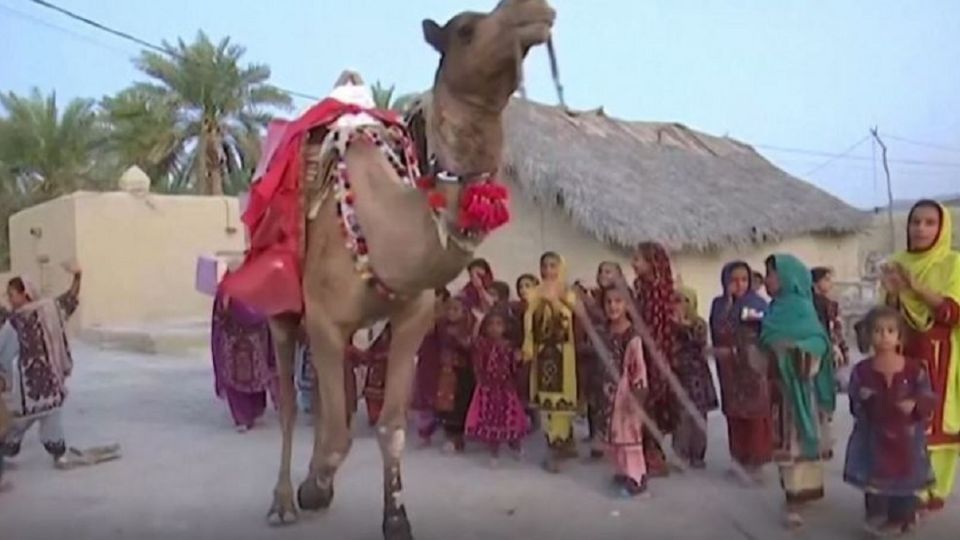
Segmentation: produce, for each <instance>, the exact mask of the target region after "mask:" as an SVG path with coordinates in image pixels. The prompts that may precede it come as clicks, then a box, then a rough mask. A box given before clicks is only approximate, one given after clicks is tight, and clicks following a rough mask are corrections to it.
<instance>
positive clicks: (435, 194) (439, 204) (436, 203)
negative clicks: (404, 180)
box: [427, 191, 447, 211]
mask: <svg viewBox="0 0 960 540" xmlns="http://www.w3.org/2000/svg"><path fill="white" fill-rule="evenodd" d="M427 202H429V204H430V208H432V209H433V210H434V211H440V210H443V209H444V208H446V207H447V196H446V195H444V194H443V193H440V192H439V191H431V192H430V195H428V196H427Z"/></svg>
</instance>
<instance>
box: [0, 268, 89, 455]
mask: <svg viewBox="0 0 960 540" xmlns="http://www.w3.org/2000/svg"><path fill="white" fill-rule="evenodd" d="M21 279H22V280H23V282H24V285H25V286H26V289H27V294H28V296H29V297H30V298H40V296H39V290H38V289H37V287H36V286H35V285H34V284H33V283H32V282H30V281H29V280H28V279H26V278H23V277H21ZM78 306H79V299H78V297H77V294H76V293H75V292H74V290H71V291H69V292H67V293H65V294H62V295H60V296H59V297H57V298H56V299H54V300H49V299H39V300H35V301H32V302H31V303H30V304H28V305H27V306H25V307H23V308H21V309H18V310H16V311H13V312H6V311H2V310H0V377H2V378H3V379H4V381H5V386H6V389H7V390H6V392H5V393H4V394H3V395H2V399H3V400H4V403H5V405H6V408H7V410H8V411H9V414H10V415H11V416H12V425H11V426H10V428H9V430H8V432H7V433H6V435H5V436H4V438H3V440H2V445H0V453H2V454H4V455H6V456H14V455H16V454H18V453H19V451H20V445H21V442H22V441H23V437H24V435H25V434H26V432H27V431H28V430H29V429H30V427H31V426H33V424H34V423H39V425H40V441H41V442H42V443H43V446H44V448H45V449H46V450H47V452H48V453H49V454H51V455H52V456H54V458H59V457H61V456H63V454H64V453H65V452H66V442H65V440H64V434H63V426H62V423H61V410H62V407H63V403H64V401H65V400H66V396H67V388H66V380H67V378H68V377H69V376H70V373H71V372H72V370H73V357H72V355H71V352H70V344H69V341H68V340H67V335H66V332H65V327H66V323H67V320H68V319H69V318H70V316H71V315H73V313H74V312H76V310H77V307H78Z"/></svg>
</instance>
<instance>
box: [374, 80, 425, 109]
mask: <svg viewBox="0 0 960 540" xmlns="http://www.w3.org/2000/svg"><path fill="white" fill-rule="evenodd" d="M395 90H396V86H395V85H390V86H389V87H385V86H383V85H382V84H381V83H380V81H377V82H375V83H373V86H371V87H370V92H371V93H373V103H374V104H375V105H376V106H377V108H378V109H383V110H391V111H395V112H398V113H401V114H403V113H405V112H406V108H407V107H408V106H410V104H411V103H412V102H413V100H415V99H416V98H417V97H418V96H419V94H415V93H414V94H402V95H399V96H396V98H394V92H395Z"/></svg>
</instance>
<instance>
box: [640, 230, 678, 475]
mask: <svg viewBox="0 0 960 540" xmlns="http://www.w3.org/2000/svg"><path fill="white" fill-rule="evenodd" d="M632 264H633V269H634V272H636V274H637V279H636V281H635V282H634V292H635V293H636V295H637V298H636V301H637V309H638V310H639V312H640V316H641V317H642V318H643V323H644V324H645V325H646V326H647V328H649V330H650V333H651V334H652V336H651V337H652V338H653V340H654V343H645V344H644V345H646V346H647V347H656V348H657V349H658V350H659V351H660V353H661V354H662V355H663V358H665V359H666V361H667V363H668V365H667V366H662V367H661V366H658V365H657V364H656V362H653V361H651V362H649V364H650V366H649V367H650V369H649V370H648V373H647V377H648V378H649V380H650V384H649V391H648V392H647V402H646V404H645V406H644V408H645V409H646V411H647V413H648V414H649V415H650V416H651V418H652V420H653V421H654V423H656V425H657V427H658V428H659V430H660V432H661V433H663V435H664V436H667V435H669V434H672V433H673V432H674V429H676V426H677V406H676V399H675V398H674V397H673V394H672V392H671V391H670V386H669V384H668V382H667V377H666V375H665V374H664V373H663V372H662V370H663V369H672V368H673V363H674V360H673V358H671V356H672V355H673V351H674V346H673V342H674V335H673V323H672V319H673V315H672V313H673V293H674V284H673V271H672V269H671V268H670V257H669V256H668V255H667V251H666V249H664V247H663V246H661V245H660V244H657V243H654V242H644V243H642V244H640V246H639V247H638V249H637V252H636V253H635V254H634V256H633V262H632ZM643 444H644V446H645V448H646V459H647V467H649V468H650V475H651V476H667V475H668V474H669V472H670V470H669V468H668V466H667V459H666V455H665V454H664V452H663V449H662V448H660V444H659V443H658V442H657V439H656V438H655V437H653V435H652V434H650V433H649V432H648V433H645V434H644V438H643Z"/></svg>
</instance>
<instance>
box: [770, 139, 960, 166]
mask: <svg viewBox="0 0 960 540" xmlns="http://www.w3.org/2000/svg"><path fill="white" fill-rule="evenodd" d="M752 146H755V147H757V148H762V149H764V150H770V151H773V152H785V153H788V154H801V155H807V156H821V157H827V158H835V159H846V160H851V161H871V160H872V159H873V158H871V157H870V156H855V155H854V156H851V155H843V154H837V153H833V152H823V151H821V150H808V149H805V148H790V147H786V146H775V145H772V144H758V143H754V144H752ZM889 162H890V163H899V164H901V165H931V166H935V167H958V168H960V163H951V162H948V161H924V160H919V159H891V160H889Z"/></svg>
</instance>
